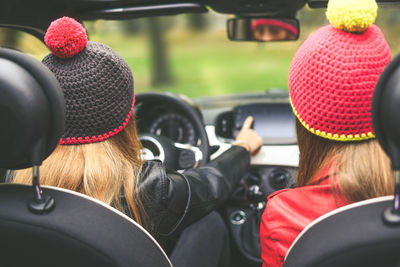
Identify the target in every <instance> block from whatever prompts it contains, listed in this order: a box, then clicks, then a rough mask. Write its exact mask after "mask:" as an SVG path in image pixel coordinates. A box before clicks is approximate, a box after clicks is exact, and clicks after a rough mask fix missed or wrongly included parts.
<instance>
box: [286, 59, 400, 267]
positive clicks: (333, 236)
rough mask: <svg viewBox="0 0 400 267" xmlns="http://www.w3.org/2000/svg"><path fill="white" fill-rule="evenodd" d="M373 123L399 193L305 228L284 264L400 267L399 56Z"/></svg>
mask: <svg viewBox="0 0 400 267" xmlns="http://www.w3.org/2000/svg"><path fill="white" fill-rule="evenodd" d="M372 116H373V126H374V130H375V133H376V136H377V139H378V141H379V143H380V144H381V146H382V148H383V149H384V150H385V152H386V153H387V154H388V155H389V157H390V158H391V161H392V168H393V171H394V177H395V181H394V182H395V195H394V197H392V196H389V197H381V198H374V199H370V200H365V201H362V202H358V203H354V204H351V205H348V206H345V207H342V208H339V209H337V210H334V211H332V212H330V213H328V214H325V215H323V216H321V217H320V218H318V219H317V220H315V221H314V222H313V223H311V224H310V225H309V226H308V227H306V228H305V229H304V230H303V231H302V232H301V233H300V235H299V236H298V238H297V239H296V240H295V242H293V244H292V246H291V248H290V250H289V251H288V253H287V256H286V259H285V263H284V265H283V266H285V267H291V266H296V267H303V266H304V267H306V266H307V267H314V266H315V267H316V266H318V267H333V266H341V267H342V266H352V267H357V266H360V267H361V266H362V267H369V266H371V267H372V266H390V267H394V266H400V55H399V56H397V57H396V58H394V59H393V60H392V62H391V63H390V64H389V65H388V66H387V68H386V69H385V71H384V72H383V73H382V75H381V77H380V79H379V81H378V84H377V86H376V89H375V92H374V97H373V104H372Z"/></svg>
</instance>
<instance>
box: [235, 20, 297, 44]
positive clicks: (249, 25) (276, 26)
mask: <svg viewBox="0 0 400 267" xmlns="http://www.w3.org/2000/svg"><path fill="white" fill-rule="evenodd" d="M227 26H228V38H229V39H230V40H232V41H257V42H270V41H287V40H297V38H298V37H299V32H300V31H299V21H298V20H297V19H280V18H234V19H229V20H228V24H227Z"/></svg>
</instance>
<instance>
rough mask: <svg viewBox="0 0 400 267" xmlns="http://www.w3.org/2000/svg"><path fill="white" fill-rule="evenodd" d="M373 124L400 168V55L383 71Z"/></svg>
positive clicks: (377, 86) (393, 160) (374, 109)
mask: <svg viewBox="0 0 400 267" xmlns="http://www.w3.org/2000/svg"><path fill="white" fill-rule="evenodd" d="M372 124H373V127H374V130H375V133H376V138H377V139H378V141H379V143H380V144H381V146H382V148H383V150H384V151H385V152H386V153H387V154H388V155H389V157H390V158H391V160H392V167H393V169H394V170H400V138H399V137H400V55H397V56H396V57H395V58H394V59H393V60H392V61H391V62H390V63H389V64H388V66H387V67H386V68H385V70H384V71H383V72H382V74H381V76H380V78H379V80H378V83H377V85H376V88H375V92H374V96H373V98H372Z"/></svg>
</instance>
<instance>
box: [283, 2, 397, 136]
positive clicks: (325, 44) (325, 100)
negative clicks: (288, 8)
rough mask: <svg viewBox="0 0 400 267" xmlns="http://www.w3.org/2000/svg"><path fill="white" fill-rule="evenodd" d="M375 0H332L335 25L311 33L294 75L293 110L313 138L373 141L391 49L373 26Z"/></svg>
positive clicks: (298, 54)
mask: <svg viewBox="0 0 400 267" xmlns="http://www.w3.org/2000/svg"><path fill="white" fill-rule="evenodd" d="M376 9H377V5H376V3H375V1H374V0H346V1H343V0H330V1H329V4H328V10H327V16H328V19H329V20H330V22H331V24H332V25H328V26H325V27H322V28H320V29H319V30H318V31H316V32H315V33H313V34H311V35H310V36H309V38H308V39H307V40H305V41H304V43H303V44H302V45H301V46H300V48H299V49H298V51H297V52H296V54H295V56H294V58H293V60H292V63H291V66H290V70H289V93H290V101H291V104H292V108H293V111H294V113H295V115H296V116H297V118H298V119H299V120H300V122H301V123H302V124H303V126H304V127H306V129H307V130H309V131H311V132H312V133H314V134H316V135H318V136H321V137H324V138H328V139H332V140H338V141H357V140H364V139H369V138H374V137H375V135H374V131H373V128H372V119H371V99H372V95H373V91H374V88H375V84H376V82H377V80H378V78H379V75H380V74H381V72H382V71H383V69H384V68H385V66H386V64H387V63H388V62H389V61H390V60H391V58H392V57H391V52H390V48H389V46H388V44H387V42H386V40H385V38H384V36H383V34H382V32H381V31H380V29H379V28H378V27H377V26H376V25H373V24H372V23H373V22H374V20H375V17H376Z"/></svg>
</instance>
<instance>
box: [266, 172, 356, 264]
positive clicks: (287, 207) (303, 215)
mask: <svg viewBox="0 0 400 267" xmlns="http://www.w3.org/2000/svg"><path fill="white" fill-rule="evenodd" d="M329 169H330V168H325V169H323V170H321V171H320V172H318V174H317V175H316V176H315V177H314V178H313V179H312V183H313V184H315V185H309V186H304V187H298V188H294V189H284V190H280V191H278V192H276V193H274V194H271V195H270V196H269V197H268V202H267V205H266V207H265V211H264V214H263V216H262V220H261V229H260V238H261V256H262V259H263V267H267V266H268V267H275V266H282V264H283V261H284V259H285V256H286V252H287V251H288V249H289V247H290V246H291V245H292V243H293V241H294V240H295V239H296V237H297V235H298V234H299V233H300V232H301V231H302V230H303V229H304V228H305V227H306V226H307V225H308V224H309V223H310V222H312V221H313V220H315V219H316V218H318V217H319V216H321V215H323V214H325V213H327V212H329V211H332V210H334V209H336V208H338V207H341V206H344V205H346V204H348V202H347V201H346V200H345V199H344V197H342V196H340V194H338V193H336V194H335V196H334V195H333V193H332V182H331V181H332V179H334V178H332V177H330V176H329V174H330V170H329Z"/></svg>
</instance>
